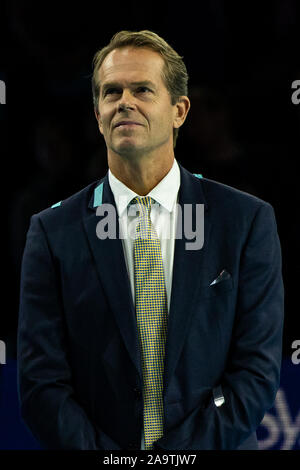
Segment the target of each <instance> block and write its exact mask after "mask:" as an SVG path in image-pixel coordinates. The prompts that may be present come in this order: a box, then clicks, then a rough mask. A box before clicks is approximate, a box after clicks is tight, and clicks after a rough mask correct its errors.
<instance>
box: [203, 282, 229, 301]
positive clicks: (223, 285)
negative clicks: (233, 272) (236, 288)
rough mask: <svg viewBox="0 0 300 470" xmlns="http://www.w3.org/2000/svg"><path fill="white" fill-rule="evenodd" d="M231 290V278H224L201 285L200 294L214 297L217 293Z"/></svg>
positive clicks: (223, 293) (224, 293) (222, 293)
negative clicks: (214, 282)
mask: <svg viewBox="0 0 300 470" xmlns="http://www.w3.org/2000/svg"><path fill="white" fill-rule="evenodd" d="M232 290H233V279H232V277H231V278H230V279H225V280H224V281H220V282H218V283H216V284H212V285H211V286H210V285H207V286H201V288H200V295H201V296H203V297H214V296H219V295H226V294H228V293H230V291H232Z"/></svg>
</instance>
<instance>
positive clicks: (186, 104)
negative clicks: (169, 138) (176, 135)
mask: <svg viewBox="0 0 300 470" xmlns="http://www.w3.org/2000/svg"><path fill="white" fill-rule="evenodd" d="M190 107H191V103H190V100H189V99H188V97H187V96H180V98H179V100H178V101H177V103H176V104H175V117H174V123H173V126H174V127H175V129H177V128H178V127H180V126H182V124H183V123H184V121H185V119H186V117H187V113H188V112H189V109H190Z"/></svg>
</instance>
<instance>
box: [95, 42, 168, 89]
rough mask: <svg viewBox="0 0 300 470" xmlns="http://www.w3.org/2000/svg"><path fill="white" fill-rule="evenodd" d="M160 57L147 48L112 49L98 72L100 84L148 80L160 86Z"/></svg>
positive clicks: (161, 61) (161, 59) (161, 67)
mask: <svg viewBox="0 0 300 470" xmlns="http://www.w3.org/2000/svg"><path fill="white" fill-rule="evenodd" d="M163 66H164V60H163V58H162V56H161V55H160V54H159V53H158V52H156V51H153V50H152V49H149V48H133V47H123V48H120V49H114V50H113V51H111V52H110V53H109V54H108V55H107V56H106V57H105V59H104V61H103V63H102V64H101V67H100V68H99V70H98V81H99V82H100V83H101V84H104V83H106V82H110V81H114V82H118V81H124V80H125V81H127V80H128V81H135V80H138V81H144V80H150V81H153V82H156V83H157V84H158V85H159V84H162V69H163Z"/></svg>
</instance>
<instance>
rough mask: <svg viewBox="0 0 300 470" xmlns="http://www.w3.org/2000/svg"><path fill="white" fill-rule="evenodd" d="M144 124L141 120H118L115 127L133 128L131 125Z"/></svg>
mask: <svg viewBox="0 0 300 470" xmlns="http://www.w3.org/2000/svg"><path fill="white" fill-rule="evenodd" d="M141 125H142V124H140V123H139V122H135V121H121V122H118V123H117V124H116V125H115V126H114V128H117V127H121V128H131V127H134V126H141Z"/></svg>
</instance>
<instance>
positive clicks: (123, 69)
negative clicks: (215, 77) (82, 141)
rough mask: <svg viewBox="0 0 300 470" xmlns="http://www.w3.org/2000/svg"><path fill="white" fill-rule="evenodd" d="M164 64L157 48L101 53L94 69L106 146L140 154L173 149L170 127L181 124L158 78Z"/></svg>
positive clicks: (130, 153)
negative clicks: (98, 81)
mask: <svg viewBox="0 0 300 470" xmlns="http://www.w3.org/2000/svg"><path fill="white" fill-rule="evenodd" d="M163 65H164V61H163V59H162V57H161V56H160V54H159V53H157V52H155V51H153V50H151V49H148V48H133V47H124V48H121V49H115V50H113V51H112V52H110V53H109V54H108V55H107V57H106V58H105V60H104V62H103V63H102V65H101V67H100V69H99V71H98V79H99V80H100V93H99V102H98V116H97V115H96V117H97V120H98V124H99V129H100V132H101V134H103V136H104V139H105V142H106V146H107V148H108V151H110V150H111V151H113V152H115V153H117V154H119V155H127V156H138V155H143V154H149V153H151V152H153V151H155V150H156V149H159V148H160V147H163V146H167V147H169V146H171V147H170V148H172V149H173V127H179V126H180V125H181V124H179V121H178V118H177V114H178V112H177V107H176V105H174V106H173V105H172V104H171V97H170V95H169V93H168V90H167V88H166V86H165V84H164V82H163V79H162V69H163ZM120 123H123V124H121V125H120Z"/></svg>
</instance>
